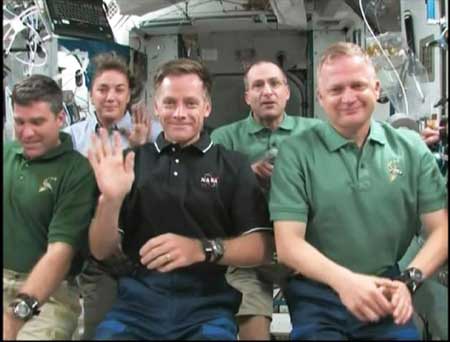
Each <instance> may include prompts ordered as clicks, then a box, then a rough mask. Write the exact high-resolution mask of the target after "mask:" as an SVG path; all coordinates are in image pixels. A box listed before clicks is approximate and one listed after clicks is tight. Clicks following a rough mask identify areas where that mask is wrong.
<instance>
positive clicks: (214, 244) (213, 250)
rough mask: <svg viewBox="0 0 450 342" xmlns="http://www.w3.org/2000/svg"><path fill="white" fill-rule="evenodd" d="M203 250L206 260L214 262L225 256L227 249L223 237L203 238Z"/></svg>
mask: <svg viewBox="0 0 450 342" xmlns="http://www.w3.org/2000/svg"><path fill="white" fill-rule="evenodd" d="M201 241H202V246H203V252H204V253H205V257H206V258H205V262H210V263H214V262H217V261H219V260H220V258H222V257H223V254H224V252H225V249H224V247H223V241H222V239H213V240H207V239H202V240H201Z"/></svg>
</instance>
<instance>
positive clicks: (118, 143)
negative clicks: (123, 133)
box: [112, 131, 122, 156]
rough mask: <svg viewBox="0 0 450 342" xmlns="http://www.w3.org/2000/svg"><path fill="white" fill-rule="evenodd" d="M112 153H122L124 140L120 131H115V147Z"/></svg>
mask: <svg viewBox="0 0 450 342" xmlns="http://www.w3.org/2000/svg"><path fill="white" fill-rule="evenodd" d="M112 154H113V155H115V156H117V155H121V154H122V141H121V139H120V134H119V132H117V131H115V132H113V147H112Z"/></svg>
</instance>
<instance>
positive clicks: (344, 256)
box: [269, 121, 447, 274]
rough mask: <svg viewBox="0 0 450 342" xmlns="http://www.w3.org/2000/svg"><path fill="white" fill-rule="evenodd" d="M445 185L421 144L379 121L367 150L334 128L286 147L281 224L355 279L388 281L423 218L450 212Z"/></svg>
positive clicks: (274, 214)
mask: <svg viewBox="0 0 450 342" xmlns="http://www.w3.org/2000/svg"><path fill="white" fill-rule="evenodd" d="M446 205H447V204H446V186H445V180H444V178H443V177H442V175H441V173H440V172H439V169H438V166H437V163H436V161H435V159H434V157H433V155H432V154H431V152H430V151H429V150H428V148H427V146H426V145H425V143H424V142H423V141H422V139H421V138H420V136H419V135H418V134H417V133H415V132H413V131H411V130H408V129H394V128H392V127H391V126H390V125H389V124H387V123H381V122H376V121H372V123H371V129H370V133H369V136H368V138H367V140H366V143H365V144H364V146H363V148H362V149H358V147H357V146H356V144H355V143H354V142H352V141H349V140H347V139H345V138H344V137H342V136H341V135H339V134H338V133H337V132H336V131H335V130H334V128H333V127H332V126H331V125H330V124H329V123H327V122H323V123H321V124H318V125H315V126H314V127H313V128H312V129H310V130H308V131H305V132H304V133H302V134H300V135H298V136H296V137H293V138H290V139H289V140H286V141H285V142H284V144H283V147H282V148H281V149H280V152H279V154H278V157H277V161H276V165H275V171H274V174H273V176H272V188H271V193H270V204H269V207H270V213H271V219H272V220H274V221H280V220H290V221H300V222H304V223H306V224H307V228H306V240H307V241H308V242H309V243H311V244H312V245H313V246H314V247H316V248H317V249H318V250H319V251H320V252H322V253H323V254H324V255H325V256H327V257H328V258H330V259H331V260H333V261H335V262H336V263H338V264H340V265H342V266H344V267H347V268H349V269H350V270H352V271H355V272H361V273H366V274H380V273H382V272H383V271H385V270H386V269H387V268H388V267H389V266H392V265H393V264H394V263H396V262H398V261H399V260H400V258H401V257H402V256H403V255H404V254H405V252H406V249H407V248H408V246H409V244H410V242H411V239H412V238H413V236H414V234H415V233H417V232H418V230H419V229H420V226H421V224H420V220H419V216H420V214H423V213H428V212H433V211H436V210H438V209H442V208H445V207H446Z"/></svg>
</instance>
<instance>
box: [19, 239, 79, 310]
mask: <svg viewBox="0 0 450 342" xmlns="http://www.w3.org/2000/svg"><path fill="white" fill-rule="evenodd" d="M73 256H74V251H73V248H72V247H71V246H70V245H68V244H66V243H62V242H56V243H52V244H50V245H49V247H48V249H47V252H46V253H45V254H44V255H43V256H42V258H41V259H40V260H39V261H38V263H37V264H36V265H35V266H34V267H33V270H32V271H31V273H30V274H29V276H28V278H27V279H26V281H25V283H24V285H23V286H22V288H21V289H20V290H19V292H23V293H26V294H28V295H30V296H33V297H35V298H36V299H37V300H38V301H39V303H44V302H45V301H47V300H48V298H49V297H50V296H51V295H52V294H53V293H54V292H55V291H56V289H57V288H58V287H59V286H60V284H61V282H62V281H63V280H64V278H65V277H66V275H67V272H68V271H69V269H70V265H71V262H72V259H73Z"/></svg>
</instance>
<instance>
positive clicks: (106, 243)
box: [89, 195, 123, 260]
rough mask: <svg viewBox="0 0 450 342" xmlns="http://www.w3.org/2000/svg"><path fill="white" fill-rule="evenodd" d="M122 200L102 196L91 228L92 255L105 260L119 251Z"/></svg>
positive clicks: (90, 243) (90, 244)
mask: <svg viewBox="0 0 450 342" xmlns="http://www.w3.org/2000/svg"><path fill="white" fill-rule="evenodd" d="M122 201H123V200H122V199H117V200H111V199H106V198H105V197H104V196H103V195H100V197H99V200H98V204H97V209H96V212H95V216H94V219H93V220H92V222H91V225H90V227H89V248H90V251H91V253H92V255H93V256H94V257H95V258H96V259H98V260H103V259H106V258H108V257H109V256H111V255H114V254H116V253H117V252H118V251H119V246H120V234H119V229H118V228H119V226H118V224H119V223H118V222H119V213H120V207H121V205H122Z"/></svg>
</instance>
